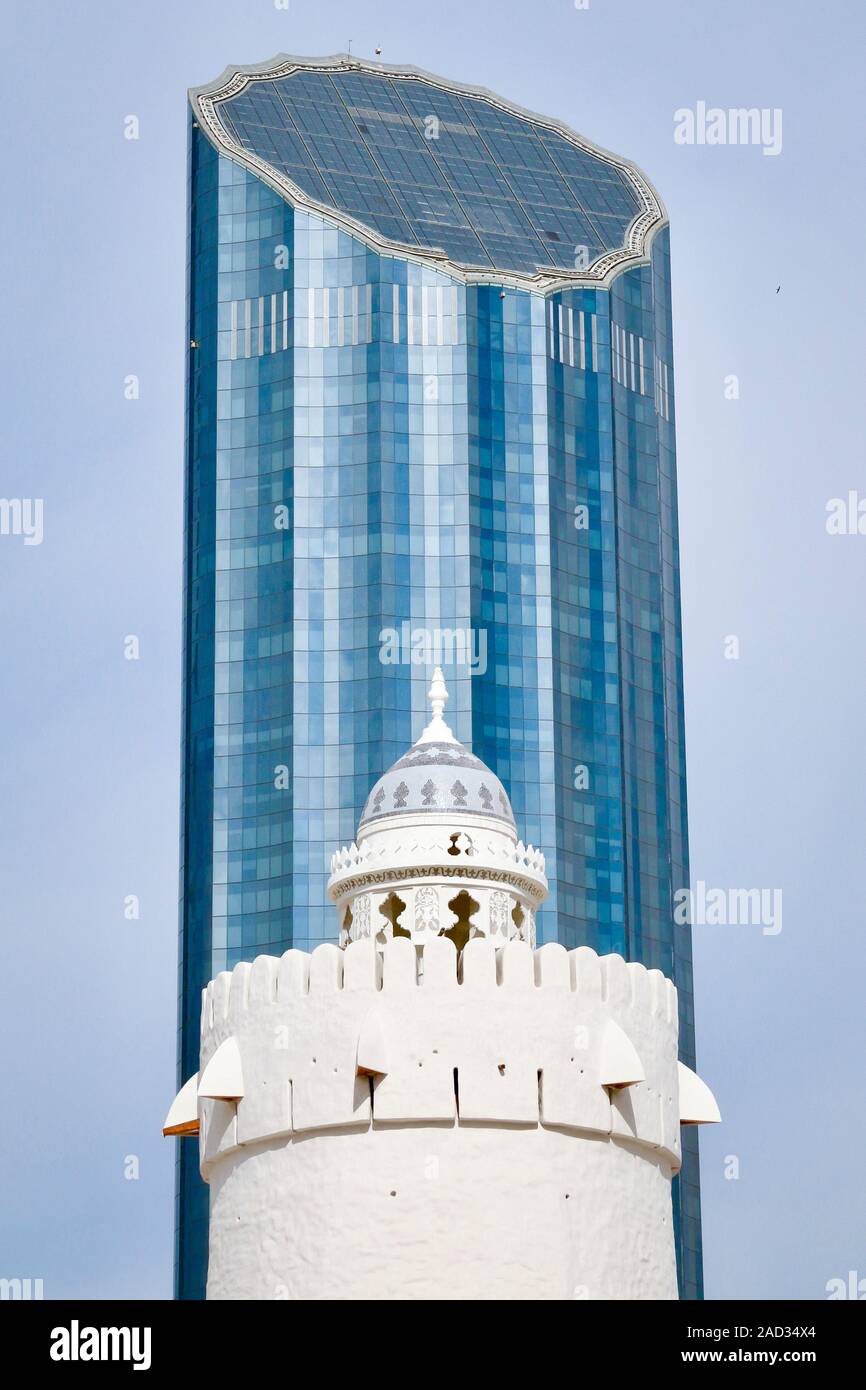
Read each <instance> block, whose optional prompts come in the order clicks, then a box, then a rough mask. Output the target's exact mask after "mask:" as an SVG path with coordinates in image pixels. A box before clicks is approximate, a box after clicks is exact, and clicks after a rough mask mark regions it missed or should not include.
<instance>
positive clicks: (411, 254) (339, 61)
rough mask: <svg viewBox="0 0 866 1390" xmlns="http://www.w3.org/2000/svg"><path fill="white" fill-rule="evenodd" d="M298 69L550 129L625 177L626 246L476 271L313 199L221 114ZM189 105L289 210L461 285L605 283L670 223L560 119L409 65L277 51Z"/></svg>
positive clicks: (613, 162)
mask: <svg viewBox="0 0 866 1390" xmlns="http://www.w3.org/2000/svg"><path fill="white" fill-rule="evenodd" d="M303 71H319V72H344V73H345V72H361V73H370V74H375V75H376V76H378V77H392V78H401V79H405V80H407V81H417V82H424V83H427V84H429V85H431V86H434V87H438V88H439V89H441V90H442V91H444V92H451V93H455V94H457V95H463V96H466V97H470V98H475V99H479V100H481V101H484V102H488V103H490V104H492V105H493V106H495V107H498V108H499V109H500V110H501V111H505V112H507V113H509V114H510V115H512V116H516V117H518V118H519V119H522V120H525V121H530V122H532V123H533V124H534V125H537V126H540V127H543V128H545V129H547V130H549V131H552V132H554V133H555V134H557V135H559V136H560V137H562V138H563V139H565V140H566V141H567V142H568V143H570V144H571V145H573V146H574V147H575V148H576V149H578V150H580V151H582V152H583V153H584V154H588V155H591V156H593V157H594V158H596V159H599V160H602V161H603V162H604V163H606V164H608V165H610V166H611V167H612V168H614V169H616V170H618V171H619V173H620V174H621V175H622V177H623V178H624V179H625V181H626V183H627V184H628V186H629V188H630V190H631V192H632V194H633V195H634V197H635V199H636V202H637V205H638V212H637V213H636V215H635V216H634V218H633V219H632V221H631V223H630V225H629V226H628V228H627V230H626V233H625V236H624V243H623V245H621V246H619V247H617V248H614V249H610V250H607V251H605V252H604V253H603V254H602V255H601V256H599V257H598V258H597V259H596V260H594V261H593V262H592V264H591V265H589V266H587V267H586V268H581V269H575V270H574V271H571V270H566V269H564V268H562V267H555V268H553V267H552V268H551V269H550V270H547V269H539V270H538V271H537V272H536V273H535V274H529V273H524V272H519V271H515V270H508V269H495V268H491V267H489V266H487V267H481V266H479V267H474V266H471V265H465V264H462V263H459V262H457V261H455V260H453V259H452V258H451V257H449V256H448V254H447V253H446V252H445V251H444V250H442V249H441V248H437V247H424V246H419V245H416V244H415V243H412V244H407V243H405V242H401V241H398V240H395V239H393V238H391V237H388V236H385V235H383V234H382V233H381V232H379V231H377V230H376V228H374V227H372V226H370V225H369V224H367V223H365V222H362V221H360V220H359V219H358V218H356V217H354V216H352V215H351V214H350V213H347V212H345V211H343V210H342V209H340V208H339V207H335V206H333V205H331V204H329V203H324V202H320V201H318V200H317V199H315V198H313V197H311V195H310V194H309V193H308V192H306V191H305V190H304V189H302V188H301V187H300V186H299V185H298V184H297V183H295V182H294V180H292V179H290V178H289V177H288V175H287V174H285V173H284V172H283V171H282V170H280V169H278V168H276V167H275V166H274V165H272V164H270V163H269V162H268V161H267V160H265V159H263V158H262V157H261V156H260V155H258V154H256V153H255V152H254V151H252V150H249V149H246V148H244V146H242V145H240V144H239V143H238V142H237V141H236V140H235V138H234V137H233V135H232V134H231V132H230V131H229V130H228V129H227V127H226V125H225V123H224V121H223V120H222V118H221V113H220V105H221V104H222V103H224V102H226V101H230V100H231V99H232V98H233V97H236V96H238V95H239V94H240V93H241V92H243V91H244V89H245V88H247V87H248V86H249V85H250V84H251V83H254V82H260V81H267V80H274V79H279V78H285V77H289V76H291V75H292V74H293V73H296V72H303ZM189 100H190V104H191V106H192V110H193V113H194V116H195V119H196V122H197V123H198V125H199V127H200V128H201V130H202V131H204V132H205V134H206V135H207V137H208V139H209V140H210V141H211V143H212V144H213V145H214V146H215V147H216V149H217V150H219V152H220V153H221V154H223V155H225V156H226V157H227V158H229V159H232V160H234V161H235V162H236V163H237V164H240V165H242V166H243V167H244V168H245V169H247V170H248V171H249V172H250V173H252V174H255V175H256V176H257V177H258V178H260V179H262V181H263V182H264V183H266V184H268V186H269V187H271V188H273V189H274V190H275V191H276V192H277V193H279V194H280V195H281V196H282V197H283V198H285V199H286V200H287V201H288V202H289V203H291V204H292V205H293V206H295V207H297V208H300V209H302V210H304V211H307V212H310V213H313V214H315V215H317V216H320V217H322V218H324V219H325V220H326V221H328V222H329V223H331V224H332V225H334V226H337V227H339V228H341V229H342V230H343V231H345V232H347V233H349V234H350V235H352V236H354V237H356V238H357V239H358V240H359V241H362V242H363V243H364V244H366V245H367V246H370V247H371V248H372V249H373V250H375V251H378V252H381V253H383V254H385V255H396V256H399V257H401V258H403V259H405V260H409V261H413V262H416V263H419V264H422V265H432V266H434V267H435V268H436V269H439V270H442V271H444V272H445V273H446V274H449V275H451V276H452V277H453V278H454V279H456V280H459V281H461V282H463V283H466V284H496V285H509V286H511V287H513V288H518V289H527V290H535V291H538V292H542V293H552V292H555V291H556V290H561V289H567V288H569V287H574V286H579V285H588V286H593V287H597V286H599V285H608V284H609V283H610V281H611V280H612V279H613V278H614V277H615V276H616V275H618V274H619V273H620V271H622V270H623V269H624V268H627V267H629V266H632V265H640V264H645V263H646V262H647V261H648V260H649V254H650V247H651V244H652V240H653V238H654V236H655V234H656V233H657V232H658V231H659V229H660V228H661V227H663V226H665V225H666V223H667V213H666V210H665V207H664V204H663V202H662V200H661V197H660V196H659V194H658V193H657V191H656V190H655V188H654V187H653V185H652V184H651V183H650V181H649V179H647V177H646V175H645V174H643V173H642V172H641V170H640V169H639V168H638V167H637V165H636V164H634V163H633V162H632V161H631V160H627V159H623V158H622V157H621V156H619V155H615V154H613V153H611V152H610V151H609V150H605V149H603V148H602V146H600V145H597V144H595V143H594V142H593V141H591V140H589V139H587V138H586V137H585V136H583V135H579V134H578V133H577V132H576V131H574V130H572V129H571V127H570V126H568V125H566V124H565V123H564V122H562V121H558V120H555V119H553V118H551V117H548V116H542V115H539V114H538V113H537V112H534V111H529V110H527V109H526V108H524V107H521V106H518V105H517V104H516V103H514V102H512V101H508V100H506V99H505V98H504V97H501V96H498V95H497V94H496V93H495V92H491V91H489V90H488V89H487V88H485V87H480V86H476V85H474V84H471V83H466V82H457V81H454V80H452V79H449V78H444V77H440V76H437V75H436V74H435V73H430V72H426V71H425V70H424V69H423V68H418V67H414V66H412V65H411V64H399V63H398V64H394V63H376V62H371V61H368V60H366V59H363V58H357V57H354V56H352V55H351V54H346V53H338V54H333V55H331V56H330V57H323V58H308V57H302V56H296V55H291V54H285V53H279V54H276V55H275V56H274V57H273V58H271V59H270V60H269V61H267V62H264V63H253V64H246V65H241V66H230V67H227V68H226V69H225V71H224V72H223V73H222V75H221V76H220V77H218V78H216V79H215V81H213V82H209V83H205V84H204V85H202V86H200V87H193V88H191V89H190V92H189Z"/></svg>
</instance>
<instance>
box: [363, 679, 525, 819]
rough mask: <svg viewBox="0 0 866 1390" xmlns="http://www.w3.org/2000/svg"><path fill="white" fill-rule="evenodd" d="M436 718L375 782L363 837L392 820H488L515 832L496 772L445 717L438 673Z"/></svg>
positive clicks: (434, 685)
mask: <svg viewBox="0 0 866 1390" xmlns="http://www.w3.org/2000/svg"><path fill="white" fill-rule="evenodd" d="M429 699H430V703H431V705H432V709H433V717H432V719H431V720H430V723H429V724H428V725H427V727H426V729H425V730H424V732H423V733H422V735H421V737H420V738H419V739H418V741H417V742H416V743H414V744H413V745H412V747H411V748H410V749H409V751H408V753H404V754H403V756H402V758H399V759H398V760H397V762H396V763H395V764H394V766H393V767H390V768H389V769H388V771H387V772H386V773H384V775H383V776H382V777H380V778H379V780H378V782H376V784H375V786H374V787H373V790H372V791H371V792H370V795H369V796H368V798H367V804H366V805H365V807H364V810H363V813H362V815H361V819H360V822H359V824H358V830H359V832H363V831H364V830H366V829H368V828H369V827H370V826H371V825H372V824H373V823H374V822H376V821H379V820H385V819H386V817H387V818H390V817H392V816H413V817H414V816H419V815H422V816H423V815H425V814H433V815H435V814H439V815H442V814H443V813H444V814H447V815H448V816H450V817H452V818H453V817H454V816H459V815H460V814H461V812H462V813H463V814H464V815H467V816H472V817H473V818H475V817H477V816H484V817H486V818H487V819H489V820H494V821H498V822H499V823H500V824H503V823H504V824H505V825H506V826H507V827H508V829H509V830H512V831H513V830H514V829H515V824H514V813H513V811H512V809H511V802H510V801H509V800H508V795H507V793H506V791H505V788H504V787H503V785H502V783H501V782H500V780H499V778H498V777H497V776H496V775H495V773H493V772H491V771H490V768H489V767H487V765H486V763H483V762H482V761H481V759H480V758H476V756H475V754H474V753H471V752H470V751H469V749H468V748H464V746H463V744H462V743H459V742H458V741H457V739H456V738H455V737H454V735H453V733H452V732H451V730H450V729H449V727H448V725H447V724H446V723H445V722H444V720H443V718H442V711H443V708H444V706H445V701H446V700H447V699H448V691H447V690H446V689H445V682H444V680H443V679H442V672H441V671H440V670H439V669H438V668H437V670H436V671H435V672H434V675H433V683H432V685H431V686H430V691H429Z"/></svg>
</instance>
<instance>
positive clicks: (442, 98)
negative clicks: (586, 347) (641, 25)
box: [190, 55, 665, 284]
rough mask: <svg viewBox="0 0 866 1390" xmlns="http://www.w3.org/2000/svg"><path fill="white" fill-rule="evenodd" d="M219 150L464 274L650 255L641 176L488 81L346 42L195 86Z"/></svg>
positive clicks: (594, 273)
mask: <svg viewBox="0 0 866 1390" xmlns="http://www.w3.org/2000/svg"><path fill="white" fill-rule="evenodd" d="M190 99H191V101H192V104H193V108H194V110H195V113H196V115H197V117H198V119H199V124H200V125H201V126H202V128H203V129H204V130H205V131H206V132H207V133H208V135H209V137H210V138H211V139H212V141H213V142H214V144H215V145H216V146H217V148H218V149H220V150H221V152H222V153H224V154H227V155H229V156H230V157H231V158H233V159H235V160H237V161H238V162H239V163H241V164H243V165H244V166H245V167H246V168H248V169H249V170H250V171H251V172H254V173H256V174H258V175H259V176H260V177H262V178H264V180H265V181H266V182H267V183H269V184H270V185H271V186H272V187H274V188H276V189H277V190H278V191H279V192H281V193H282V194H283V196H284V197H286V198H287V199H288V200H289V201H290V202H292V203H294V204H296V205H297V206H299V207H303V208H306V209H308V210H311V211H316V212H319V213H322V214H324V215H326V216H327V217H329V219H330V220H331V221H332V222H336V223H337V224H338V225H341V226H343V227H344V228H345V229H346V230H348V231H350V232H352V233H353V234H355V235H359V236H361V238H362V239H363V240H365V241H367V242H368V244H371V245H373V246H374V247H376V249H379V250H382V251H385V252H388V251H390V252H393V253H396V254H399V255H408V256H409V257H410V258H411V259H415V260H421V261H428V262H429V261H432V262H433V263H435V264H436V265H437V266H438V267H440V268H443V269H446V270H450V271H452V272H454V273H456V274H458V275H459V276H460V277H461V278H465V279H478V278H481V279H490V278H494V277H496V276H497V275H501V276H505V277H508V278H511V279H516V280H525V281H531V282H534V283H539V282H540V283H545V284H546V283H549V282H551V281H563V280H564V281H565V282H569V281H574V280H577V281H587V280H588V281H595V282H598V281H599V280H603V279H605V278H606V277H607V276H609V275H610V273H611V272H612V271H614V270H616V269H618V268H620V267H621V266H622V265H623V264H625V263H627V262H630V261H631V262H636V261H640V260H645V259H646V250H647V245H648V241H649V238H650V236H651V235H652V233H653V232H654V231H655V230H656V228H657V227H658V226H659V225H661V223H662V222H663V221H664V216H665V214H664V208H663V207H662V205H661V202H660V200H659V198H658V196H657V194H656V193H655V191H654V189H653V188H652V186H651V184H649V182H648V181H647V180H646V179H645V178H644V176H643V175H642V174H641V173H640V172H639V171H638V170H637V169H636V168H635V166H634V165H632V164H630V163H629V162H628V161H626V160H622V159H619V158H617V157H616V156H615V155H611V154H609V153H607V152H606V151H604V150H602V149H600V148H599V147H598V146H596V145H593V144H592V143H591V142H590V141H588V140H585V139H584V138H583V137H582V136H579V135H577V134H576V133H575V132H574V131H571V130H569V129H568V127H567V126H564V125H562V124H561V123H560V122H557V121H553V120H549V119H547V118H545V117H541V116H536V115H534V114H533V113H531V112H528V111H523V110H522V109H521V108H520V107H517V106H515V105H513V104H512V103H510V102H506V101H504V100H503V99H502V98H500V97H497V96H495V95H494V94H493V93H491V92H487V91H485V90H484V89H483V88H480V87H469V86H466V85H465V84H462V83H457V82H449V81H446V80H445V79H443V78H439V77H434V76H433V75H432V74H429V73H424V72H422V71H420V70H419V69H416V68H411V67H396V66H391V65H386V64H378V63H367V62H363V61H361V60H359V59H355V58H351V57H349V56H345V55H338V56H337V57H334V58H321V59H304V58H290V57H285V56H282V55H281V56H280V57H279V58H275V59H274V60H272V62H270V63H266V64H262V65H261V66H259V67H255V68H243V69H234V68H232V69H227V70H226V72H225V73H224V74H223V76H222V77H221V78H219V79H218V80H217V81H216V82H213V83H211V84H209V85H208V86H206V87H200V88H197V89H194V90H193V91H192V92H191V93H190Z"/></svg>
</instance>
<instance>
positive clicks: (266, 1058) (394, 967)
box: [198, 937, 680, 1178]
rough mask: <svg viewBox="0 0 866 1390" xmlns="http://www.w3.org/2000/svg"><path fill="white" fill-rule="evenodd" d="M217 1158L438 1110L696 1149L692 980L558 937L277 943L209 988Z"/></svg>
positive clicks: (205, 1018) (209, 1109) (209, 1132)
mask: <svg viewBox="0 0 866 1390" xmlns="http://www.w3.org/2000/svg"><path fill="white" fill-rule="evenodd" d="M198 1107H199V1116H200V1122H201V1123H200V1144H201V1164H202V1173H203V1176H204V1177H205V1178H208V1176H209V1173H210V1171H211V1169H212V1167H213V1165H214V1164H215V1163H218V1162H219V1161H220V1160H221V1159H222V1158H223V1157H224V1156H226V1155H228V1154H230V1153H234V1152H235V1151H236V1150H237V1149H239V1148H242V1147H243V1146H245V1145H257V1144H261V1143H263V1142H265V1141H272V1140H278V1139H285V1140H286V1141H289V1140H290V1139H291V1136H292V1135H295V1134H298V1135H300V1134H304V1135H306V1134H309V1133H311V1132H315V1131H320V1130H321V1131H328V1130H331V1131H334V1130H340V1131H348V1130H358V1129H370V1127H371V1126H375V1127H376V1128H378V1127H380V1126H383V1125H386V1126H406V1125H418V1124H419V1123H427V1124H449V1125H455V1124H456V1125H458V1126H463V1125H479V1124H480V1125H488V1126H489V1125H501V1126H506V1127H515V1126H517V1127H538V1126H542V1127H547V1128H554V1129H557V1130H560V1131H564V1132H566V1133H571V1134H574V1135H579V1134H581V1133H583V1134H584V1135H593V1136H595V1137H596V1138H605V1139H607V1140H608V1141H609V1142H621V1143H626V1144H628V1145H629V1146H631V1147H633V1148H635V1149H636V1150H637V1151H640V1150H644V1151H646V1154H647V1156H648V1157H654V1159H655V1160H656V1161H662V1162H664V1163H665V1164H667V1165H669V1167H670V1169H671V1170H672V1171H675V1170H676V1169H677V1168H678V1167H679V1164H680V1138H679V1123H680V1106H679V1079H678V1070H677V1008H676V990H675V989H674V986H673V985H672V984H671V982H670V981H669V980H667V979H666V978H665V977H664V976H663V975H662V974H661V972H660V971H658V970H647V969H645V968H644V967H643V966H641V965H637V964H634V963H628V964H627V963H626V962H625V961H624V960H623V959H622V957H620V956H617V955H609V956H601V957H600V956H598V955H597V954H596V953H595V952H594V951H592V950H591V949H590V948H589V947H586V946H583V947H579V948H578V949H577V950H573V951H566V950H565V948H564V947H562V946H560V945H555V944H549V945H546V946H542V947H541V948H539V949H538V950H535V951H533V950H532V949H531V948H530V946H529V945H527V944H526V943H525V942H523V941H517V940H515V941H509V942H508V943H507V944H506V945H504V946H500V947H498V948H497V946H496V944H495V943H494V942H493V941H492V940H489V939H485V938H476V939H474V940H470V941H469V942H468V943H467V945H466V947H465V948H464V950H463V951H462V952H461V953H460V954H459V955H458V953H457V951H456V950H455V947H454V945H453V943H452V942H451V941H450V940H448V939H446V938H444V937H433V938H431V939H429V940H427V941H426V942H425V944H424V945H423V946H421V947H419V946H416V945H413V943H412V942H411V941H410V940H408V939H407V938H406V937H396V938H395V939H392V940H390V941H388V942H387V943H386V944H385V945H384V948H379V949H377V948H376V946H375V944H374V942H373V941H372V940H370V939H365V940H359V941H354V942H352V943H351V944H350V945H349V946H348V947H347V948H346V949H345V950H340V949H338V948H337V947H336V946H333V945H330V944H326V945H322V946H319V947H317V948H316V950H314V951H313V952H312V953H311V954H307V953H305V952H303V951H298V950H290V951H287V952H286V953H285V955H283V956H282V957H280V958H279V959H277V958H275V957H271V956H259V957H258V958H257V959H256V960H255V961H254V962H253V963H252V964H241V965H238V966H236V967H235V969H234V970H233V971H231V972H224V973H223V974H221V975H219V976H217V978H216V979H215V980H213V981H212V982H211V984H210V985H208V987H207V989H206V990H205V991H204V992H203V1001H202V1045H201V1073H200V1079H199V1084H198Z"/></svg>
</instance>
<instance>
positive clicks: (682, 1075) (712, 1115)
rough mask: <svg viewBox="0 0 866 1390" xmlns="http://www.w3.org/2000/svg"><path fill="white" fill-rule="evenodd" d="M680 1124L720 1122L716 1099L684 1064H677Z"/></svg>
mask: <svg viewBox="0 0 866 1390" xmlns="http://www.w3.org/2000/svg"><path fill="white" fill-rule="evenodd" d="M679 1083H680V1124H683V1125H716V1124H718V1123H719V1121H720V1120H721V1118H722V1117H721V1115H720V1113H719V1107H718V1104H717V1103H716V1098H715V1096H714V1095H713V1093H712V1091H711V1090H710V1088H709V1086H708V1085H707V1083H706V1081H702V1080H701V1078H700V1077H699V1076H698V1075H697V1073H696V1072H693V1071H692V1069H691V1067H687V1066H686V1064H685V1062H680V1063H679Z"/></svg>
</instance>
